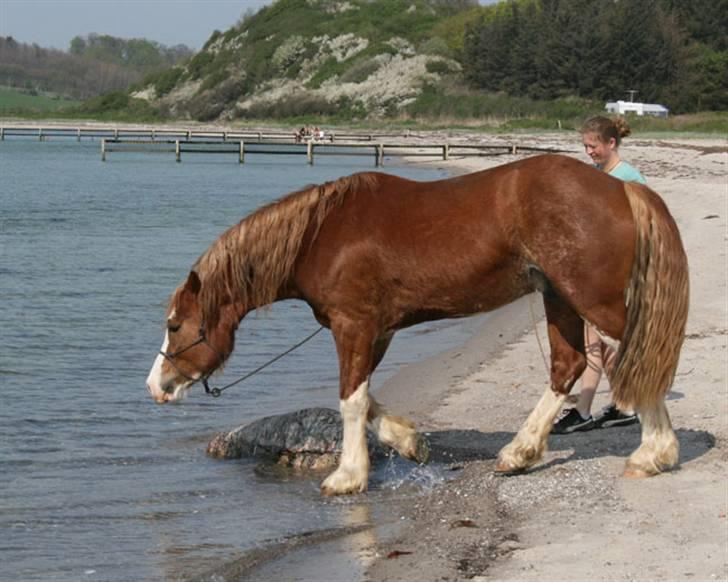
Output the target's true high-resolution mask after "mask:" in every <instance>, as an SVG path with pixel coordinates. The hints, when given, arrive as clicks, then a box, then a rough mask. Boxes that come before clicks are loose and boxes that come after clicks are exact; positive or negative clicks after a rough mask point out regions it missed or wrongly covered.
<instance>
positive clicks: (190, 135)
mask: <svg viewBox="0 0 728 582" xmlns="http://www.w3.org/2000/svg"><path fill="white" fill-rule="evenodd" d="M187 139H192V130H189V129H188V130H187Z"/></svg>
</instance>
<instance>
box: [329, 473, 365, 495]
mask: <svg viewBox="0 0 728 582" xmlns="http://www.w3.org/2000/svg"><path fill="white" fill-rule="evenodd" d="M367 481H368V479H367V474H366V473H364V474H363V475H361V474H357V473H356V472H353V471H350V470H347V469H342V468H341V467H339V468H338V469H336V471H334V472H333V473H331V475H329V476H328V477H326V479H324V482H323V483H321V493H322V495H325V496H327V497H331V496H332V495H350V494H353V493H364V491H366V490H367V485H368V483H367Z"/></svg>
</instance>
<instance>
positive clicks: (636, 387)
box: [610, 183, 689, 410]
mask: <svg viewBox="0 0 728 582" xmlns="http://www.w3.org/2000/svg"><path fill="white" fill-rule="evenodd" d="M624 186H625V192H626V195H627V199H628V200H629V204H630V206H631V208H632V216H633V217H634V223H635V230H636V246H635V258H634V264H633V266H632V275H631V278H630V284H629V288H628V289H627V295H626V303H627V321H626V326H625V330H624V334H623V335H622V341H621V344H620V348H619V353H618V355H617V362H616V365H615V367H614V370H613V371H612V375H611V376H612V377H611V378H610V382H611V385H612V390H613V396H614V402H615V404H617V406H618V407H619V408H624V409H629V408H636V409H637V410H639V409H641V408H652V407H654V406H655V405H657V404H658V401H659V400H661V399H662V398H664V396H665V394H666V393H667V391H668V390H669V389H670V386H671V385H672V381H673V379H674V377H675V371H676V369H677V364H678V358H679V355H680V348H681V346H682V343H683V338H684V336H685V324H686V321H687V316H688V293H689V292H688V284H689V282H688V262H687V256H686V255H685V250H684V248H683V245H682V241H681V239H680V233H679V232H678V229H677V225H676V224H675V221H674V220H673V218H672V216H671V215H670V213H669V211H668V210H667V207H666V206H665V203H664V202H663V201H662V199H660V197H659V196H657V195H656V194H655V193H654V192H652V191H651V190H650V189H649V188H647V187H645V186H641V185H639V184H634V183H625V185H624Z"/></svg>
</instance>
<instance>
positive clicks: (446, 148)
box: [442, 143, 450, 161]
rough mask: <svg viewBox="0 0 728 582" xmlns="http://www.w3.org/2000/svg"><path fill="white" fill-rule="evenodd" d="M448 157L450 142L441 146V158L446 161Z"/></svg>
mask: <svg viewBox="0 0 728 582" xmlns="http://www.w3.org/2000/svg"><path fill="white" fill-rule="evenodd" d="M449 158H450V144H448V143H446V144H445V145H444V146H442V159H443V160H445V161H447V160H448V159H449Z"/></svg>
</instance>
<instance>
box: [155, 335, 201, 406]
mask: <svg viewBox="0 0 728 582" xmlns="http://www.w3.org/2000/svg"><path fill="white" fill-rule="evenodd" d="M168 347H169V334H168V333H165V334H164V342H162V349H161V351H162V352H165V353H166V352H167V348H168ZM164 359H165V358H164V356H163V355H162V354H159V355H158V356H157V358H156V359H155V360H154V364H153V365H152V369H151V370H150V372H149V376H147V390H149V393H150V394H151V395H152V398H154V401H155V402H156V403H157V404H164V403H165V402H178V401H180V400H182V399H183V398H184V397H185V394H186V393H187V390H186V389H187V388H189V386H190V385H191V384H192V382H190V381H185V382H183V383H181V384H177V385H174V386H172V385H170V382H171V381H172V380H173V379H174V375H169V374H167V377H166V378H165V373H164V369H163V367H162V364H164ZM170 388H173V389H170Z"/></svg>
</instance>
